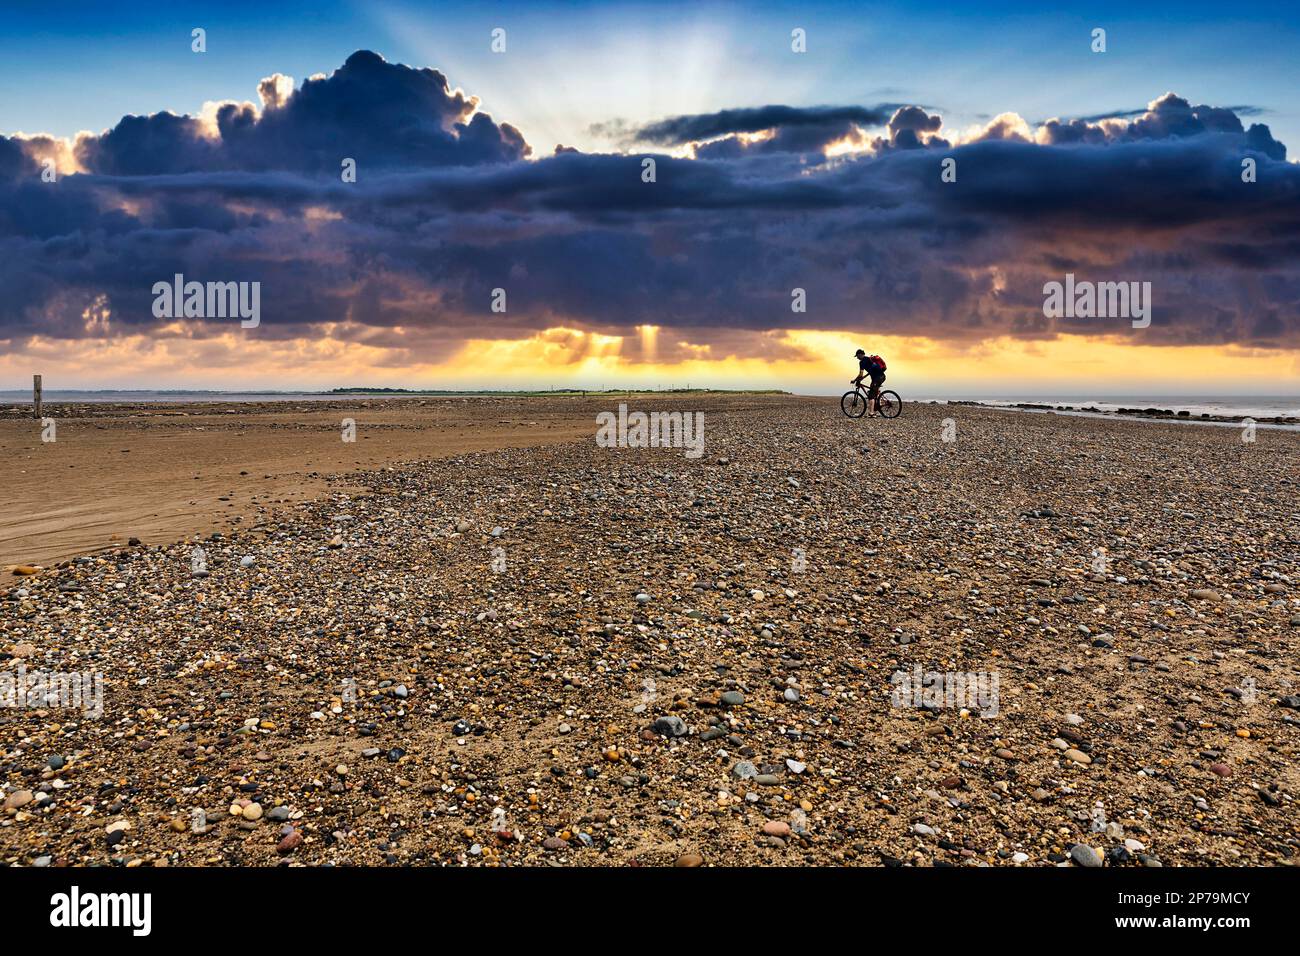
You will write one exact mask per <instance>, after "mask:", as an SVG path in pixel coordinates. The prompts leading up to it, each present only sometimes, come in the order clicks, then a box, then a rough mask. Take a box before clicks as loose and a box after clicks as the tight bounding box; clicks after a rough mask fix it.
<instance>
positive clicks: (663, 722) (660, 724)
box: [654, 714, 686, 737]
mask: <svg viewBox="0 0 1300 956" xmlns="http://www.w3.org/2000/svg"><path fill="white" fill-rule="evenodd" d="M654 729H655V731H656V732H658V733H660V734H662V735H663V736H665V737H685V736H686V722H685V721H684V720H682V719H681V718H680V717H678V716H676V715H675V714H667V715H665V716H663V717H656V718H655V723H654Z"/></svg>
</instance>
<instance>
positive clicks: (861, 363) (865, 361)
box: [851, 349, 885, 418]
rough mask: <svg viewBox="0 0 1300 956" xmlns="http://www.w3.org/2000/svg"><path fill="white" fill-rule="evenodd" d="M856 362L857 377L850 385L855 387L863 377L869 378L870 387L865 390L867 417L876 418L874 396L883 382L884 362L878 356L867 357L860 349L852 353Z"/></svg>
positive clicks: (877, 393) (860, 382)
mask: <svg viewBox="0 0 1300 956" xmlns="http://www.w3.org/2000/svg"><path fill="white" fill-rule="evenodd" d="M853 355H854V357H855V358H856V359H857V360H858V377H857V378H855V379H853V380H852V382H851V384H852V385H854V386H855V387H856V386H858V385H861V384H862V377H863V376H864V375H870V376H871V387H870V388H869V389H867V413H868V414H867V417H868V418H875V417H876V405H877V402H876V396H877V395H879V394H880V386H881V385H882V384H883V383H884V381H885V360H884V359H882V358H881V357H880V356H879V355H868V354H867V353H866V352H864V351H862V349H858V350H857V351H856V352H854V353H853Z"/></svg>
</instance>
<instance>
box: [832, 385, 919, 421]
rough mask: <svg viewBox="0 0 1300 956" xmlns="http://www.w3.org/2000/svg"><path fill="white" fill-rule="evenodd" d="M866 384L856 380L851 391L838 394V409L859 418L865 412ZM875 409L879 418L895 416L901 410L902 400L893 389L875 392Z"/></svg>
mask: <svg viewBox="0 0 1300 956" xmlns="http://www.w3.org/2000/svg"><path fill="white" fill-rule="evenodd" d="M868 404H869V402H868V399H867V386H866V385H864V384H863V383H862V382H858V384H857V386H856V387H854V389H853V391H851V392H845V393H844V394H843V395H842V396H840V411H842V412H843V413H844V414H845V415H847V416H849V418H861V417H862V416H863V415H865V414H866V413H867V405H868ZM876 411H877V413H879V415H880V417H881V418H897V417H898V416H899V415H900V414H901V413H902V411H903V400H902V399H901V398H899V397H898V393H897V392H895V391H894V390H893V389H882V390H881V391H880V392H878V393H876Z"/></svg>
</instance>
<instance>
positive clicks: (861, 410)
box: [840, 390, 867, 418]
mask: <svg viewBox="0 0 1300 956" xmlns="http://www.w3.org/2000/svg"><path fill="white" fill-rule="evenodd" d="M840 411H842V412H843V413H844V414H845V415H848V416H849V418H861V417H862V416H863V415H865V414H866V413H867V400H866V399H865V398H864V397H863V396H862V393H861V392H859V391H856V390H854V391H852V392H845V393H844V394H843V395H842V396H841V397H840Z"/></svg>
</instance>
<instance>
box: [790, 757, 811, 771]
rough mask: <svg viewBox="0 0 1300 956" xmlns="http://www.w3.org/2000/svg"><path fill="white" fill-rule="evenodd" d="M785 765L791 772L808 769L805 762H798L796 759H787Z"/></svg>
mask: <svg viewBox="0 0 1300 956" xmlns="http://www.w3.org/2000/svg"><path fill="white" fill-rule="evenodd" d="M785 765H786V767H787V768H788V769H789V771H790V772H791V773H803V772H804V771H805V770H807V769H808V765H807V764H805V763H800V762H799V761H798V760H787V761H786V762H785Z"/></svg>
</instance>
